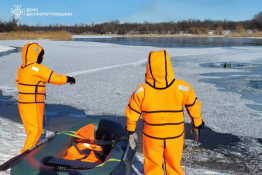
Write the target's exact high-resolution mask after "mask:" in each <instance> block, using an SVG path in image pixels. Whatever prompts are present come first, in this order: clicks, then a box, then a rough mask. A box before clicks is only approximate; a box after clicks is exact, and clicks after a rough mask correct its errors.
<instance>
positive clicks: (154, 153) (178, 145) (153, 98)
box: [125, 50, 204, 175]
mask: <svg viewBox="0 0 262 175" xmlns="http://www.w3.org/2000/svg"><path fill="white" fill-rule="evenodd" d="M183 107H186V110H187V112H188V114H189V116H190V119H191V123H192V131H193V132H194V133H195V137H196V140H198V138H199V128H203V127H204V122H203V121H202V117H201V112H200V108H201V103H200V102H199V100H198V98H197V97H196V95H195V93H194V90H193V88H192V87H191V86H190V85H189V84H188V83H187V82H185V81H183V80H178V79H175V74H174V71H173V69H172V66H171V61H170V58H169V55H168V53H167V52H166V51H165V50H161V51H152V52H150V54H149V56H148V64H147V70H146V82H145V83H143V84H142V85H140V86H138V88H137V89H136V90H135V91H134V92H133V94H132V96H131V97H130V100H129V104H128V106H127V108H126V111H125V113H126V116H127V131H128V133H129V142H130V146H131V147H134V146H135V142H136V141H137V135H136V133H135V131H136V125H137V121H138V119H139V118H140V116H141V115H142V116H143V121H144V128H143V153H144V172H145V174H146V175H156V174H157V175H160V174H164V173H165V171H166V173H167V174H168V175H177V174H179V175H181V174H184V172H183V169H182V167H181V165H180V161H181V158H182V152H183V145H184V112H183Z"/></svg>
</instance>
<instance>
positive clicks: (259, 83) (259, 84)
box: [248, 80, 262, 90]
mask: <svg viewBox="0 0 262 175" xmlns="http://www.w3.org/2000/svg"><path fill="white" fill-rule="evenodd" d="M248 85H249V86H250V87H253V88H255V89H259V90H262V80H248Z"/></svg>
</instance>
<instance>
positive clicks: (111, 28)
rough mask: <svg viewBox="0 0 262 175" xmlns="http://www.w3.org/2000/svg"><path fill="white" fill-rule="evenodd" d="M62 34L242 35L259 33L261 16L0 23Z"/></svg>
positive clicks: (8, 28) (6, 27)
mask: <svg viewBox="0 0 262 175" xmlns="http://www.w3.org/2000/svg"><path fill="white" fill-rule="evenodd" d="M60 30H65V31H68V32H71V33H74V34H83V33H86V34H120V35H124V34H178V33H181V32H183V33H193V34H202V33H208V31H210V30H213V31H215V32H216V33H217V34H219V33H220V32H221V30H231V31H243V30H253V31H254V30H259V31H261V30H262V12H260V13H258V14H256V15H255V16H254V18H253V19H252V20H246V21H229V20H223V21H213V20H204V21H200V20H183V21H178V22H161V23H150V22H144V23H120V22H119V21H118V20H114V21H110V22H105V23H101V24H94V23H93V24H76V25H58V24H57V25H49V26H28V25H21V24H20V25H19V24H18V21H17V20H14V19H13V20H11V21H8V22H1V21H0V32H10V31H60Z"/></svg>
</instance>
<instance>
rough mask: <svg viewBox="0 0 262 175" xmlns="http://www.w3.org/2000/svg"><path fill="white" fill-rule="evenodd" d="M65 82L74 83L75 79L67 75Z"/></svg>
mask: <svg viewBox="0 0 262 175" xmlns="http://www.w3.org/2000/svg"><path fill="white" fill-rule="evenodd" d="M67 83H70V84H75V83H76V80H75V78H74V77H69V76H67Z"/></svg>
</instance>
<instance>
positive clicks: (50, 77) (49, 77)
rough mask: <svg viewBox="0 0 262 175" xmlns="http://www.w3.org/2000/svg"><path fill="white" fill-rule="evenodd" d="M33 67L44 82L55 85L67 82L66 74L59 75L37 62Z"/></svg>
mask: <svg viewBox="0 0 262 175" xmlns="http://www.w3.org/2000/svg"><path fill="white" fill-rule="evenodd" d="M32 69H33V70H34V71H35V72H36V74H35V75H36V76H37V77H39V78H41V79H42V80H43V81H44V82H47V83H51V84H55V85H60V84H65V83H67V77H66V76H65V75H57V74H56V73H55V72H54V71H52V70H51V69H49V68H47V67H46V66H44V65H41V64H37V65H34V66H32Z"/></svg>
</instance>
